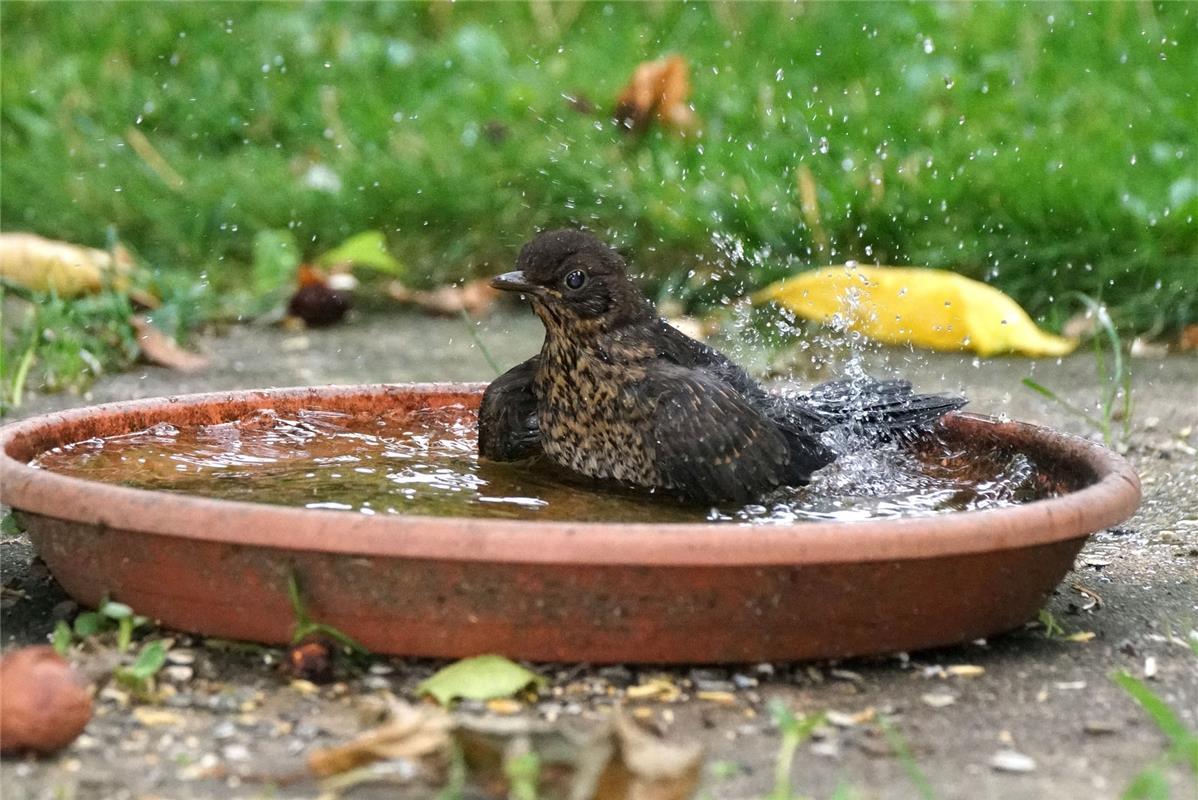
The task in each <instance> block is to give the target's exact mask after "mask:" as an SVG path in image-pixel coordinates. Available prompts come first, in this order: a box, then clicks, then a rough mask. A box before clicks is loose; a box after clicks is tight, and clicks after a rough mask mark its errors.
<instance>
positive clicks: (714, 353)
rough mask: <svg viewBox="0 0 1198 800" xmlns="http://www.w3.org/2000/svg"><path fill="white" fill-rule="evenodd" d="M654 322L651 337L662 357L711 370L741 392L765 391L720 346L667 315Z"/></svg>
mask: <svg viewBox="0 0 1198 800" xmlns="http://www.w3.org/2000/svg"><path fill="white" fill-rule="evenodd" d="M653 324H654V331H653V333H652V341H653V343H654V344H655V345H656V347H657V354H658V357H659V358H663V359H665V360H666V361H669V362H671V363H673V364H677V365H678V366H680V367H688V368H690V369H698V370H702V371H703V372H707V373H710V374H711V375H712V376H713V377H715V378H717V379H718V380H721V381H723V382H724V383H727V384H728V385H729V386H731V387H732V388H733V389H735V390H736V391H738V392H739V393H740V394H742V395H748V396H751V397H753V396H756V395H757V394H764V390H763V389H762V388H761V387H760V386H758V385H757V382H756V381H754V380H753V379H752V378H750V377H749V373H747V372H745V371H744V369H742V368H741V367H740V366H739V365H738V364H736V362H734V361H733V360H732V359H730V358H728V356H726V355H724V354H723V353H721V352H720V351H719V350H716V349H715V348H714V347H709V346H708V345H705V344H703V343H702V342H698V341H695V340H694V339H692V338H691V337H689V336H687V335H686V334H685V333H683V332H682V331H680V330H678V329H677V328H675V327H674V326H673V325H671V324H670V323H668V322H666V321H665V320H664V319H658V320H655V321H654V323H653Z"/></svg>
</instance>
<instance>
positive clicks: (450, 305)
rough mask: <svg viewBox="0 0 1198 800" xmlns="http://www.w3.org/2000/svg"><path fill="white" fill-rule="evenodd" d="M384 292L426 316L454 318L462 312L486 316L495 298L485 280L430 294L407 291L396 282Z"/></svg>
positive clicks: (412, 290)
mask: <svg viewBox="0 0 1198 800" xmlns="http://www.w3.org/2000/svg"><path fill="white" fill-rule="evenodd" d="M387 293H388V294H390V295H391V297H393V298H395V299H396V300H398V301H399V302H401V303H409V304H411V305H414V306H417V307H418V308H420V309H421V310H423V311H427V312H429V313H430V314H442V315H445V316H457V315H458V314H461V313H462V312H463V311H465V312H466V313H467V314H469V315H470V316H472V317H481V316H483V315H484V314H486V313H487V312H488V311H490V310H491V306H492V305H494V303H495V300H496V298H498V297H499V290H498V289H496V288H494V287H492V286H491V283H490V280H489V279H487V278H482V279H479V280H476V281H468V282H467V283H464V284H462V285H461V286H442V287H441V288H440V289H433V290H432V291H431V292H426V291H423V290H421V289H409V288H408V287H407V286H404V285H403V284H402V283H400V282H399V281H392V282H391V285H390V286H388V287H387Z"/></svg>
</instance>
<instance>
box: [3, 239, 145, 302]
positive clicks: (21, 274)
mask: <svg viewBox="0 0 1198 800" xmlns="http://www.w3.org/2000/svg"><path fill="white" fill-rule="evenodd" d="M115 255H116V258H115V260H114V259H113V257H112V256H110V255H109V254H108V253H106V252H105V251H103V250H96V249H93V248H90V247H80V246H79V245H76V244H71V243H69V242H59V241H55V240H53V239H43V238H42V237H41V236H35V235H34V234H32V233H4V234H0V278H3V279H4V280H5V281H8V282H9V283H12V284H15V285H17V286H20V287H22V288H25V289H28V290H30V291H33V292H50V291H53V292H56V293H57V294H58V296H59V297H76V296H78V295H81V294H91V293H93V292H98V291H100V289H102V288H103V287H104V285H105V283H111V284H112V285H114V286H115V287H116V288H118V289H123V288H125V286H126V285H127V283H128V280H127V276H128V273H129V272H130V270H131V269H132V267H133V260H132V258H130V256H129V253H128V252H127V251H125V249H124V248H121V247H118V248H117V249H116V251H115Z"/></svg>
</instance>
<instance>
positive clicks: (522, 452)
mask: <svg viewBox="0 0 1198 800" xmlns="http://www.w3.org/2000/svg"><path fill="white" fill-rule="evenodd" d="M539 359H540V356H533V357H532V358H530V359H528V360H527V361H525V362H524V363H522V364H517V365H516V366H514V367H512V368H511V369H509V370H508V371H507V372H505V373H503V374H502V375H500V376H499V377H498V378H496V379H495V380H493V381H491V384H490V385H489V386H488V387H487V389H486V391H485V392H483V399H482V403H481V404H480V405H479V408H478V452H479V454H480V455H482V456H483V457H484V458H489V459H491V460H492V461H520V460H522V459H525V458H531V457H532V456H534V455H536V454H537V453H539V452H540V450H541V431H540V427H539V426H538V424H537V398H536V395H534V394H533V390H532V382H533V376H534V375H535V374H536V371H537V364H538V363H539Z"/></svg>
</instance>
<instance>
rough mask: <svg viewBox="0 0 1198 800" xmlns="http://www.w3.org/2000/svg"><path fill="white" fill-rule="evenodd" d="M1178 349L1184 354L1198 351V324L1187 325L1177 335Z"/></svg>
mask: <svg viewBox="0 0 1198 800" xmlns="http://www.w3.org/2000/svg"><path fill="white" fill-rule="evenodd" d="M1177 349H1178V350H1180V351H1182V352H1183V353H1184V352H1187V351H1190V350H1198V324H1194V325H1186V326H1185V327H1184V328H1182V329H1181V333H1180V334H1178V335H1177Z"/></svg>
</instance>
